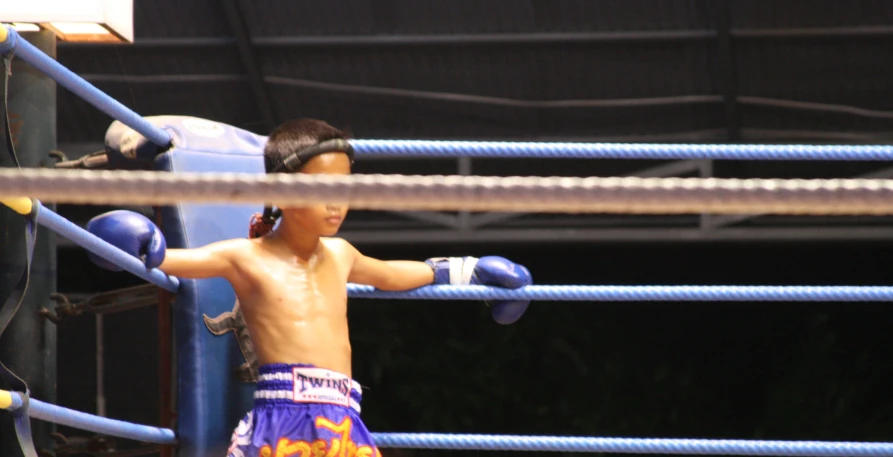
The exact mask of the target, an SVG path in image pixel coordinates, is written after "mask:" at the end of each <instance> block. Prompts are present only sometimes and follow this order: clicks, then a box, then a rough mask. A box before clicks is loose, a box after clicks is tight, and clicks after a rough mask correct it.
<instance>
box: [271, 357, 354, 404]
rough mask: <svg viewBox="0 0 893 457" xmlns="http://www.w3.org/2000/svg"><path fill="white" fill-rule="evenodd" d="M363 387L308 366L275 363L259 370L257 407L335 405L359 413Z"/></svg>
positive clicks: (348, 379) (329, 371) (339, 376)
mask: <svg viewBox="0 0 893 457" xmlns="http://www.w3.org/2000/svg"><path fill="white" fill-rule="evenodd" d="M362 400H363V388H362V387H360V384H359V383H358V382H356V381H354V380H352V379H350V377H348V376H347V375H344V374H341V373H338V372H336V371H332V370H327V369H325V368H319V367H316V366H314V365H308V364H286V363H272V364H267V365H261V366H260V367H259V368H258V381H257V388H256V390H255V391H254V403H255V405H273V404H280V405H282V404H334V405H341V406H346V407H349V408H351V409H353V410H354V411H356V412H357V413H358V414H359V412H360V402H361V401H362Z"/></svg>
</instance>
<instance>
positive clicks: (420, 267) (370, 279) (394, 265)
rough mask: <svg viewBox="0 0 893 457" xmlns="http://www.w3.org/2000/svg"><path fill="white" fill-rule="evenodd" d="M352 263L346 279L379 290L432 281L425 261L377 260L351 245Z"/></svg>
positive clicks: (406, 286) (412, 285)
mask: <svg viewBox="0 0 893 457" xmlns="http://www.w3.org/2000/svg"><path fill="white" fill-rule="evenodd" d="M349 249H350V250H351V251H352V252H353V255H354V257H353V265H352V267H351V269H350V275H349V276H348V278H347V280H348V281H349V282H352V283H356V284H365V285H367V286H372V287H375V288H376V289H379V290H391V291H399V290H409V289H415V288H418V287H422V286H427V285H429V284H431V283H433V282H434V270H433V269H432V268H431V267H430V266H429V265H427V264H426V263H425V262H414V261H409V260H388V261H385V260H378V259H373V258H372V257H366V256H365V255H363V254H361V253H360V252H359V251H357V250H356V249H355V248H353V246H350V248H349Z"/></svg>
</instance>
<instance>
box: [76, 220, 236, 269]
mask: <svg viewBox="0 0 893 457" xmlns="http://www.w3.org/2000/svg"><path fill="white" fill-rule="evenodd" d="M87 230H88V231H89V232H90V233H92V234H94V235H96V236H97V237H99V238H101V239H103V240H104V241H106V242H108V243H110V244H112V245H113V246H115V247H117V248H119V249H121V250H123V251H124V252H127V253H128V254H130V255H132V256H134V257H138V258H142V259H144V261H145V264H146V266H147V267H149V268H158V269H160V270H161V271H163V272H165V273H167V274H169V275H172V276H177V277H181V278H192V279H199V278H210V277H215V276H218V277H223V278H226V279H230V278H229V277H228V276H231V274H230V273H231V272H232V271H233V256H232V253H233V252H234V251H236V249H234V246H233V243H235V242H238V241H236V240H233V241H222V242H218V243H213V244H209V245H207V246H203V247H201V248H196V249H167V243H166V242H165V239H164V235H162V234H161V230H159V229H158V227H157V226H156V225H155V224H154V223H153V222H152V221H151V220H149V219H148V218H146V217H145V216H143V215H142V214H139V213H134V212H132V211H123V210H119V211H111V212H108V213H104V214H101V215H99V216H96V217H94V218H93V219H91V220H90V222H89V223H88V224H87ZM90 260H92V261H93V262H94V263H95V264H97V265H99V266H100V267H102V268H105V269H108V270H113V271H118V270H120V268H118V267H117V266H116V265H114V264H112V263H111V262H109V261H107V260H105V259H104V258H102V257H99V256H96V255H94V254H92V253H91V254H90Z"/></svg>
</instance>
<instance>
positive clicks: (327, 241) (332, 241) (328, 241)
mask: <svg viewBox="0 0 893 457" xmlns="http://www.w3.org/2000/svg"><path fill="white" fill-rule="evenodd" d="M319 241H320V242H321V243H322V244H323V246H325V247H326V248H327V249H331V250H339V251H343V250H347V251H352V250H353V249H354V247H353V245H352V244H350V243H349V242H348V241H347V240H345V239H344V238H336V237H324V238H320V239H319Z"/></svg>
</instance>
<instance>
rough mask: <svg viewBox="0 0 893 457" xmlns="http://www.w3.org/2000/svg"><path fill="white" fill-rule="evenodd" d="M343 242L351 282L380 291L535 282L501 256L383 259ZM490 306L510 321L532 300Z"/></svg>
mask: <svg viewBox="0 0 893 457" xmlns="http://www.w3.org/2000/svg"><path fill="white" fill-rule="evenodd" d="M341 242H343V243H344V245H345V246H346V248H347V250H349V252H351V254H352V256H353V264H352V267H351V270H350V274H349V276H348V281H350V282H353V283H357V284H365V285H369V286H373V287H375V288H377V289H381V290H391V291H398V290H407V289H415V288H417V287H421V286H426V285H429V284H444V285H445V284H450V285H466V284H472V285H475V284H476V285H488V286H496V287H504V288H509V289H516V288H519V287H524V286H528V285H531V284H532V283H533V278H532V277H531V276H530V271H528V270H527V268H525V267H524V266H523V265H518V264H516V263H514V262H512V261H510V260H508V259H505V258H502V257H496V256H487V257H481V258H480V259H478V258H475V257H452V258H446V257H442V258H433V259H428V260H426V261H424V262H411V261H405V260H398V261H382V260H377V259H373V258H370V257H366V256H364V255H363V254H361V253H360V252H359V251H357V250H356V249H355V248H354V247H353V246H351V245H350V244H349V243H347V242H346V241H344V240H341ZM489 305H490V307H491V308H490V309H491V311H490V313H491V315H492V316H493V319H495V320H496V322H499V323H500V324H511V323H513V322H515V321H517V320H518V319H520V318H521V315H522V314H524V312H525V311H526V310H527V307H528V306H529V305H530V300H494V301H491V302H490V303H489Z"/></svg>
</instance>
